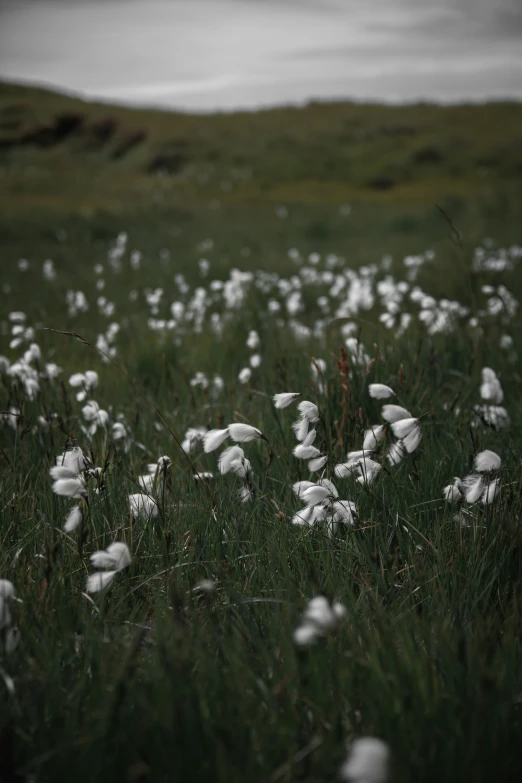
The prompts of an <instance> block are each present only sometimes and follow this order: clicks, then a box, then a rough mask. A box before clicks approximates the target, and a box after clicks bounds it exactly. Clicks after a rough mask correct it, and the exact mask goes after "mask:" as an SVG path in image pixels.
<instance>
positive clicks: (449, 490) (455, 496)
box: [442, 477, 462, 503]
mask: <svg viewBox="0 0 522 783" xmlns="http://www.w3.org/2000/svg"><path fill="white" fill-rule="evenodd" d="M461 486H462V484H461V481H460V479H459V478H458V477H456V478H455V479H454V482H453V484H448V486H447V487H444V489H443V490H442V496H443V498H444V500H446V501H447V502H448V503H457V502H458V501H459V500H461V499H462V492H461Z"/></svg>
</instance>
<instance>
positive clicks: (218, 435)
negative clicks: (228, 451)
mask: <svg viewBox="0 0 522 783" xmlns="http://www.w3.org/2000/svg"><path fill="white" fill-rule="evenodd" d="M228 429H229V428H228V427H226V428H225V429H224V430H209V431H208V432H205V434H204V435H203V448H204V450H205V452H206V453H207V454H209V453H210V452H211V451H215V449H219V447H220V446H221V445H222V444H223V443H224V442H225V441H226V439H227V438H228V437H229V432H228Z"/></svg>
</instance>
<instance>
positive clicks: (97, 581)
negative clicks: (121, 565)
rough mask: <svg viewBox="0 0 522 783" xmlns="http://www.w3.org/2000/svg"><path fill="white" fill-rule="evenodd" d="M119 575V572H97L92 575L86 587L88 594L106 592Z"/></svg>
mask: <svg viewBox="0 0 522 783" xmlns="http://www.w3.org/2000/svg"><path fill="white" fill-rule="evenodd" d="M117 573H118V572H117V571H95V572H94V573H93V574H90V576H89V577H88V578H87V584H86V586H85V590H86V592H87V593H99V592H100V591H101V590H105V588H106V587H108V586H109V585H110V584H111V582H112V581H113V579H114V577H115V576H116V574H117Z"/></svg>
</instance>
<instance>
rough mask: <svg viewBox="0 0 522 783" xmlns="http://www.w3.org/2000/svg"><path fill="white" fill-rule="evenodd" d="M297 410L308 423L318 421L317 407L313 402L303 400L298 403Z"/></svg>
mask: <svg viewBox="0 0 522 783" xmlns="http://www.w3.org/2000/svg"><path fill="white" fill-rule="evenodd" d="M297 409H298V411H299V413H300V414H301V416H302V417H303V418H304V419H308V421H309V422H310V423H312V424H313V423H314V422H316V421H319V408H318V407H317V405H314V403H313V402H309V401H308V400H303V401H302V402H300V403H299V405H298V406H297Z"/></svg>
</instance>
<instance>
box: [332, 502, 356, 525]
mask: <svg viewBox="0 0 522 783" xmlns="http://www.w3.org/2000/svg"><path fill="white" fill-rule="evenodd" d="M332 512H333V522H334V524H336V523H340V524H343V525H355V519H356V514H357V509H356V506H355V503H354V502H353V501H352V500H334V501H333V502H332Z"/></svg>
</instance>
